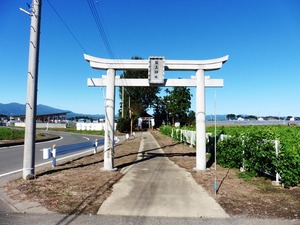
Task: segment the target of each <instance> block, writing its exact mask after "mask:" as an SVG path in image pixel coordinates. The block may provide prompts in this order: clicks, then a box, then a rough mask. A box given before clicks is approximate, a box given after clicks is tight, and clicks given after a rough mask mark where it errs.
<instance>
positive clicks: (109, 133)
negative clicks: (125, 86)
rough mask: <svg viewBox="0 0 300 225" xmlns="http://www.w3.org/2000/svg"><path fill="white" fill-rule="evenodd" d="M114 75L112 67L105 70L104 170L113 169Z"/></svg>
mask: <svg viewBox="0 0 300 225" xmlns="http://www.w3.org/2000/svg"><path fill="white" fill-rule="evenodd" d="M115 75H116V71H115V70H114V69H108V70H107V86H106V99H105V124H106V132H105V136H104V156H103V157H104V165H103V168H101V169H102V170H104V171H110V170H115V169H114V143H113V142H114V132H115V130H114V124H115Z"/></svg>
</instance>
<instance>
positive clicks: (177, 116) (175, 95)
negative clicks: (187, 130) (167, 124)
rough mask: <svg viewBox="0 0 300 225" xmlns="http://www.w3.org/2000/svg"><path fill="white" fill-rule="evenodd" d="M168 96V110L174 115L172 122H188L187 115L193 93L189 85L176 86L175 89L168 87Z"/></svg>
mask: <svg viewBox="0 0 300 225" xmlns="http://www.w3.org/2000/svg"><path fill="white" fill-rule="evenodd" d="M166 92H167V94H168V95H169V96H168V100H169V102H168V105H167V110H168V112H169V113H170V115H171V117H172V124H174V123H175V121H178V122H181V124H182V125H183V124H186V122H187V115H188V112H189V109H190V107H191V93H190V89H189V88H187V87H174V88H173V90H169V89H166Z"/></svg>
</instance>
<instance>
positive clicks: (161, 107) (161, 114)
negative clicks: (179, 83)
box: [154, 96, 169, 127]
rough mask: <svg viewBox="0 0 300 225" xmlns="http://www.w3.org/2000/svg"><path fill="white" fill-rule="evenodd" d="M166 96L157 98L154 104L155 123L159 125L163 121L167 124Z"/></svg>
mask: <svg viewBox="0 0 300 225" xmlns="http://www.w3.org/2000/svg"><path fill="white" fill-rule="evenodd" d="M167 105H168V96H163V97H159V98H157V101H156V104H155V106H154V118H155V125H156V126H157V127H160V126H161V125H162V124H163V123H164V124H169V113H168V110H167Z"/></svg>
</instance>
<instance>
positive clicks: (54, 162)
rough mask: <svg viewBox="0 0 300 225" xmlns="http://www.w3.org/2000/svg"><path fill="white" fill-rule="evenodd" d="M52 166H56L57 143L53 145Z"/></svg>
mask: <svg viewBox="0 0 300 225" xmlns="http://www.w3.org/2000/svg"><path fill="white" fill-rule="evenodd" d="M51 152H52V167H56V148H55V145H53V147H52V151H51Z"/></svg>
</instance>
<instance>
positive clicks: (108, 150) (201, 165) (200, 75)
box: [84, 54, 229, 170]
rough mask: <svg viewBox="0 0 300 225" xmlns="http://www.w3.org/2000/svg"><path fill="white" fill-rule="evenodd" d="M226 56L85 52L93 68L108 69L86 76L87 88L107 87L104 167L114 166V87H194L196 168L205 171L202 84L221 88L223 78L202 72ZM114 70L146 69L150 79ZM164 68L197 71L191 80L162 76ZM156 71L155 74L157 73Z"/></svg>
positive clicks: (216, 68) (215, 68)
mask: <svg viewBox="0 0 300 225" xmlns="http://www.w3.org/2000/svg"><path fill="white" fill-rule="evenodd" d="M228 57H229V56H228V55H226V56H224V57H221V58H216V59H210V60H164V58H162V57H152V58H151V57H150V58H149V60H119V59H103V58H96V57H93V56H90V55H86V54H84V58H85V59H86V60H87V61H88V62H89V63H90V66H91V67H92V68H94V69H100V70H101V69H102V70H107V75H104V76H102V78H88V80H87V83H88V86H89V87H100V86H106V102H105V121H106V130H105V137H104V167H103V168H102V169H103V170H113V169H114V158H113V157H114V118H115V86H145V87H149V86H151V85H156V86H165V87H167V86H171V87H174V86H181V87H183V86H184V87H196V136H197V137H196V167H195V168H194V170H206V127H205V87H223V79H210V77H209V76H204V71H211V70H218V69H220V68H221V67H222V65H223V63H225V62H226V61H227V60H228ZM116 70H148V73H149V79H124V78H120V77H118V76H116ZM164 70H178V71H180V70H185V71H196V76H192V77H191V79H164V77H163V73H164ZM157 74H158V76H157Z"/></svg>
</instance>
